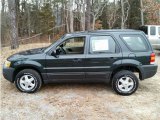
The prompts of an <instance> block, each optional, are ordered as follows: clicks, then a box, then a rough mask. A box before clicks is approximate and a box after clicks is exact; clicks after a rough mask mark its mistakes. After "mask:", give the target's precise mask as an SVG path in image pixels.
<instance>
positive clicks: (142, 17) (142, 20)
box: [140, 0, 145, 25]
mask: <svg viewBox="0 0 160 120" xmlns="http://www.w3.org/2000/svg"><path fill="white" fill-rule="evenodd" d="M140 5H141V8H140V11H141V25H144V11H145V9H144V7H143V1H142V0H140Z"/></svg>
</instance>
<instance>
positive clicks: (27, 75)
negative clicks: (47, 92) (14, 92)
mask: <svg viewBox="0 0 160 120" xmlns="http://www.w3.org/2000/svg"><path fill="white" fill-rule="evenodd" d="M15 86H16V87H17V89H18V90H19V91H21V92H25V93H34V92H36V91H37V90H39V89H40V88H41V86H42V79H41V76H40V75H39V73H38V72H37V71H35V70H32V69H24V70H22V71H20V72H19V73H18V74H17V75H16V77H15Z"/></svg>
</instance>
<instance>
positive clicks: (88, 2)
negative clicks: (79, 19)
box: [86, 0, 91, 30]
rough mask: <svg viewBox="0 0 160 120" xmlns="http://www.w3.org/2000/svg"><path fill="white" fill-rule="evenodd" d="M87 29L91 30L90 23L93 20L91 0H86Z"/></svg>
mask: <svg viewBox="0 0 160 120" xmlns="http://www.w3.org/2000/svg"><path fill="white" fill-rule="evenodd" d="M86 5H87V6H86V29H87V30H90V29H91V24H90V21H91V16H90V13H91V2H90V0H86Z"/></svg>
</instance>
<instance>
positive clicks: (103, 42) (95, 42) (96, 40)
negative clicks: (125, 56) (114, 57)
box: [90, 36, 116, 53]
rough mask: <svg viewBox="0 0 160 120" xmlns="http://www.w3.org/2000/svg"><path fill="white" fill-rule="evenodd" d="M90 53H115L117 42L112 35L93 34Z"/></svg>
mask: <svg viewBox="0 0 160 120" xmlns="http://www.w3.org/2000/svg"><path fill="white" fill-rule="evenodd" d="M90 46H91V47H90V53H96V52H99V53H115V52H116V44H115V41H114V40H113V38H112V37H110V36H92V37H91V38H90Z"/></svg>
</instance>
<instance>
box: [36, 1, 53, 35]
mask: <svg viewBox="0 0 160 120" xmlns="http://www.w3.org/2000/svg"><path fill="white" fill-rule="evenodd" d="M39 18H40V26H41V32H42V33H48V34H49V33H50V32H51V31H48V30H50V29H51V28H53V26H54V24H55V22H54V16H53V12H52V9H51V5H50V4H49V3H47V4H44V5H43V7H42V8H41V11H40V13H39Z"/></svg>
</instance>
